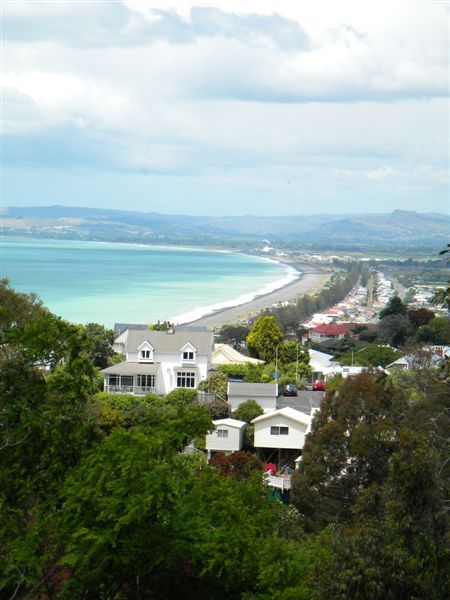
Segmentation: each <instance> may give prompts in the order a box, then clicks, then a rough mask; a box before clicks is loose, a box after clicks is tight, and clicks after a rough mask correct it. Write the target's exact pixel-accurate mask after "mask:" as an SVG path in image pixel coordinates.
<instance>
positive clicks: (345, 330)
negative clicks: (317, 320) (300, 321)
mask: <svg viewBox="0 0 450 600" xmlns="http://www.w3.org/2000/svg"><path fill="white" fill-rule="evenodd" d="M349 333H350V328H349V327H348V326H347V325H339V324H337V323H329V324H325V323H324V324H323V325H318V326H317V327H314V329H311V330H310V331H309V339H310V340H311V341H312V342H317V343H318V344H320V343H321V342H324V341H325V340H341V339H342V338H343V337H344V336H345V335H347V334H349Z"/></svg>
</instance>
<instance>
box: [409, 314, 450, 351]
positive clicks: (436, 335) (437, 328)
mask: <svg viewBox="0 0 450 600" xmlns="http://www.w3.org/2000/svg"><path fill="white" fill-rule="evenodd" d="M417 337H418V339H419V341H421V342H428V343H430V344H437V345H440V344H443V345H448V344H450V320H449V319H448V318H447V317H435V318H434V319H431V320H430V321H429V322H428V325H424V326H423V327H420V329H419V330H418V332H417Z"/></svg>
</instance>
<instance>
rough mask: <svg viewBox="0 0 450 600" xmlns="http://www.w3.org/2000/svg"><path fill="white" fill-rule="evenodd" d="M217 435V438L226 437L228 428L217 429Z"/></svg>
mask: <svg viewBox="0 0 450 600" xmlns="http://www.w3.org/2000/svg"><path fill="white" fill-rule="evenodd" d="M217 437H219V438H227V437H228V429H218V430H217Z"/></svg>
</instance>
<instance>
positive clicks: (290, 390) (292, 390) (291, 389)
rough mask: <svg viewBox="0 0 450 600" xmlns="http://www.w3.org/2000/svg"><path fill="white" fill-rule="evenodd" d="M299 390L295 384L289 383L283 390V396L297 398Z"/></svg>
mask: <svg viewBox="0 0 450 600" xmlns="http://www.w3.org/2000/svg"><path fill="white" fill-rule="evenodd" d="M296 395H297V388H296V387H295V385H294V384H293V383H288V384H287V385H285V386H284V388H283V396H296Z"/></svg>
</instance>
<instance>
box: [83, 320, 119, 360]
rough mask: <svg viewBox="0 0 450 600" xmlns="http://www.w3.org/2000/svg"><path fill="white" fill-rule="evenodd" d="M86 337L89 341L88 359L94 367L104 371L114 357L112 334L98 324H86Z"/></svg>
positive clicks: (109, 330) (110, 330)
mask: <svg viewBox="0 0 450 600" xmlns="http://www.w3.org/2000/svg"><path fill="white" fill-rule="evenodd" d="M84 330H85V333H86V335H87V336H88V337H89V338H90V340H91V349H90V352H89V354H90V358H91V360H92V363H93V364H94V366H96V367H99V368H100V369H105V368H106V367H107V366H108V365H109V364H110V362H111V359H112V357H113V356H114V350H113V349H112V345H113V342H114V332H113V331H112V329H107V328H106V327H104V326H103V325H99V324H98V323H88V324H87V325H85V326H84Z"/></svg>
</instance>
